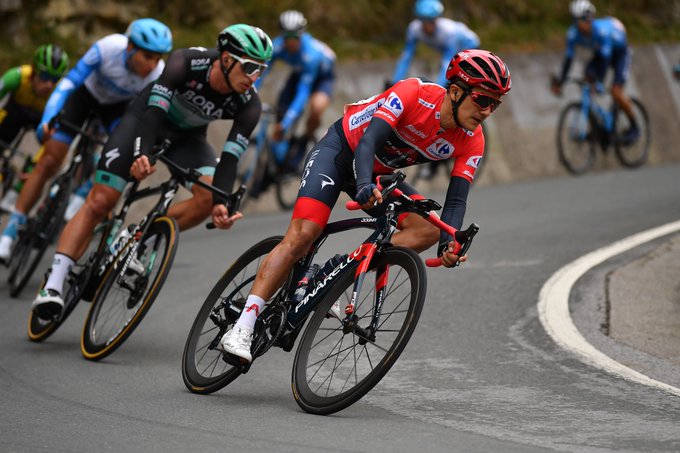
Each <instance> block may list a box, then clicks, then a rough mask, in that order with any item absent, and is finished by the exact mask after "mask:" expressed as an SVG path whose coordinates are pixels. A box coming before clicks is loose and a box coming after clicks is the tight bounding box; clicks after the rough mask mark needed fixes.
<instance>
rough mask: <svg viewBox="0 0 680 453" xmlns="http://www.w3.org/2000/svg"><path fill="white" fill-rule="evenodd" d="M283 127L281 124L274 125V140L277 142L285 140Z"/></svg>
mask: <svg viewBox="0 0 680 453" xmlns="http://www.w3.org/2000/svg"><path fill="white" fill-rule="evenodd" d="M283 132H284V131H283V126H281V123H276V124H275V125H274V132H273V133H272V140H274V141H275V142H280V141H281V140H283Z"/></svg>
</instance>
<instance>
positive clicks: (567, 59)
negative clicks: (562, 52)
mask: <svg viewBox="0 0 680 453" xmlns="http://www.w3.org/2000/svg"><path fill="white" fill-rule="evenodd" d="M572 60H573V58H571V57H565V58H564V63H562V74H560V78H559V82H560V85H562V84H563V83H564V81H565V80H567V75H568V74H569V68H571V62H572Z"/></svg>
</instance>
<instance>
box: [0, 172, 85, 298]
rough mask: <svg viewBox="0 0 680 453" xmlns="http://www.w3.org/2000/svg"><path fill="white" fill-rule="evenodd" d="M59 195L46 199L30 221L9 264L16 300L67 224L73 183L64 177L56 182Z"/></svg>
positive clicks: (21, 233) (9, 280)
mask: <svg viewBox="0 0 680 453" xmlns="http://www.w3.org/2000/svg"><path fill="white" fill-rule="evenodd" d="M57 187H58V188H59V189H58V190H57V193H55V194H54V195H52V196H50V195H47V198H46V199H45V202H44V204H43V206H41V207H40V208H39V209H38V212H37V213H36V215H35V217H34V218H33V219H29V220H28V226H27V228H26V229H25V230H24V231H21V232H20V233H19V235H18V237H17V242H16V245H15V246H14V250H13V251H12V256H11V258H10V262H9V268H10V271H9V278H8V282H9V294H10V296H11V297H17V296H19V294H20V293H21V291H23V289H24V288H25V287H26V284H27V283H28V281H29V280H30V279H31V277H32V276H33V273H34V272H35V269H36V268H37V267H38V264H40V261H41V260H42V258H43V256H44V255H45V251H46V250H47V247H48V246H49V245H50V244H51V243H52V242H53V241H54V239H55V238H56V237H57V236H58V235H59V232H60V230H61V227H62V225H63V224H64V213H65V212H66V207H67V206H68V200H69V194H70V193H71V188H72V180H71V179H70V178H67V177H65V176H62V177H60V179H59V181H58V182H57Z"/></svg>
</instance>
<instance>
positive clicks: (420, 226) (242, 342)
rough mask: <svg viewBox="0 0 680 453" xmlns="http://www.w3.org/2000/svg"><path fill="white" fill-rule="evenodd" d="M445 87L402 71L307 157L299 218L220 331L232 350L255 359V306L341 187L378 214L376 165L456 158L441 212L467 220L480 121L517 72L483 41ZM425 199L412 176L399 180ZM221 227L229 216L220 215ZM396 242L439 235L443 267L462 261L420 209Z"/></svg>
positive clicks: (403, 223)
mask: <svg viewBox="0 0 680 453" xmlns="http://www.w3.org/2000/svg"><path fill="white" fill-rule="evenodd" d="M446 78H447V80H448V84H447V88H443V87H441V86H440V85H437V84H434V83H426V82H423V81H421V80H420V79H416V78H411V79H406V80H402V81H401V82H399V83H397V84H396V85H394V86H393V87H392V88H390V89H389V90H387V91H385V92H384V93H382V94H379V95H377V96H374V97H373V98H370V99H367V100H364V101H360V102H358V103H355V104H350V105H348V106H346V108H345V114H344V115H343V117H342V118H341V119H340V120H338V121H337V122H336V123H335V124H334V125H333V126H331V127H330V128H329V129H328V131H327V132H326V135H325V136H324V137H323V138H322V139H321V141H320V142H319V143H318V144H317V145H316V146H315V147H314V149H313V151H312V152H311V153H310V154H309V156H308V157H307V161H306V163H305V169H304V172H303V175H302V181H301V183H300V191H299V193H298V199H297V201H296V203H295V208H294V211H293V218H292V220H291V222H290V225H289V227H288V231H287V232H286V235H285V237H284V238H283V240H282V241H281V243H280V244H279V245H278V246H276V248H274V250H272V252H271V253H269V255H268V256H267V257H266V259H265V260H264V262H263V263H262V266H261V267H260V269H259V271H258V273H257V277H256V279H255V282H254V284H253V288H252V290H251V293H250V295H249V296H248V300H247V301H246V304H245V309H244V310H243V312H242V313H241V316H240V317H239V320H238V321H237V323H236V324H235V326H234V328H233V329H232V330H230V331H229V332H227V333H226V334H225V335H224V337H223V338H222V347H223V349H224V351H225V352H226V353H228V354H232V355H235V356H237V357H239V358H240V359H241V360H242V361H245V362H250V361H251V360H252V356H251V353H250V346H251V343H252V332H253V327H254V325H255V320H256V317H257V314H258V313H259V311H260V310H261V308H262V307H263V305H264V304H265V302H266V301H267V300H268V299H269V298H271V297H272V296H273V295H274V293H275V292H276V290H277V289H278V288H279V287H280V286H281V285H282V284H283V282H284V281H285V279H286V277H287V276H288V274H289V272H290V269H291V268H292V267H293V265H294V264H295V262H296V261H298V260H299V259H300V258H302V256H303V255H304V254H305V253H306V252H307V251H308V250H309V247H310V246H311V244H312V243H313V242H314V240H316V239H317V238H318V237H319V235H320V234H321V232H322V230H323V228H324V226H325V225H326V223H327V221H328V218H329V216H330V212H331V208H332V207H333V205H334V204H335V202H336V201H337V199H338V196H339V195H340V192H341V191H345V192H347V193H348V194H349V195H350V196H352V197H353V198H354V199H355V200H356V201H357V202H359V204H360V205H361V207H362V208H363V209H364V210H366V212H368V213H369V214H371V215H379V214H380V213H381V212H382V211H384V209H385V208H386V205H382V206H380V204H381V203H382V201H383V200H382V196H381V194H380V191H379V190H378V189H377V188H376V185H375V184H374V181H375V179H374V176H375V175H376V174H388V173H391V172H392V171H393V170H394V169H397V168H403V167H408V166H411V165H415V164H422V163H426V162H429V161H433V160H442V159H451V158H453V159H454V160H455V163H454V166H453V170H452V172H451V182H450V183H449V188H448V191H447V194H446V201H445V204H444V210H443V212H442V220H443V221H444V222H446V223H448V224H449V225H451V226H453V227H454V228H456V229H459V228H460V227H461V226H462V224H463V217H464V215H465V208H466V203H467V195H468V191H469V189H470V183H471V182H472V179H473V178H474V173H475V169H476V168H477V165H478V164H479V161H480V159H481V158H482V157H483V152H484V135H483V133H482V128H481V126H480V125H481V123H482V122H483V121H484V120H485V119H486V118H488V117H489V116H490V115H491V114H492V113H493V112H494V110H495V109H496V108H497V107H498V106H499V105H500V103H501V97H502V96H503V95H505V94H507V92H508V91H509V90H510V86H511V82H510V71H509V69H508V67H507V66H506V65H505V63H504V62H503V61H502V60H501V59H500V58H499V57H497V56H496V55H494V54H493V53H491V52H489V51H486V50H466V51H462V52H459V53H458V54H456V55H455V56H454V57H453V58H452V59H451V62H450V63H449V66H448V70H447V72H446ZM399 188H400V189H401V190H402V191H403V192H404V193H406V194H407V195H410V196H412V197H413V198H423V197H422V196H421V195H419V194H418V193H417V192H416V191H415V189H414V188H413V187H411V186H410V185H409V184H408V183H406V182H402V183H401V185H400V187H399ZM213 221H214V222H215V224H216V225H217V226H222V222H223V219H221V218H218V217H216V216H213ZM399 229H400V231H398V232H397V233H396V234H395V235H394V236H393V240H392V242H393V243H394V245H400V246H405V247H410V248H412V249H414V250H416V251H418V252H421V251H423V250H427V249H428V248H430V247H431V246H432V245H434V244H435V243H436V242H437V239H439V248H438V254H439V256H441V257H442V262H443V264H444V266H446V267H451V266H453V265H454V264H455V263H456V262H457V261H459V260H460V261H461V262H462V261H465V257H460V258H459V256H458V255H457V253H458V252H459V250H460V244H458V243H457V242H456V240H455V238H453V237H451V236H449V235H448V234H446V233H444V232H442V233H441V234H440V233H439V230H438V229H437V228H435V227H434V226H432V225H430V224H429V223H428V222H427V221H426V220H425V219H423V218H421V217H419V216H417V215H408V214H407V215H405V216H403V217H402V218H400V222H399Z"/></svg>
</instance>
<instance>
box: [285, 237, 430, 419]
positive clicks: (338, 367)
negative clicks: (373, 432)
mask: <svg viewBox="0 0 680 453" xmlns="http://www.w3.org/2000/svg"><path fill="white" fill-rule="evenodd" d="M366 277H367V278H366V279H365V280H364V285H363V294H361V299H360V300H357V301H356V307H355V310H354V319H353V321H352V323H351V324H348V325H344V326H343V324H342V323H341V322H340V321H339V320H338V319H337V318H336V317H334V316H330V314H329V310H330V309H331V307H332V306H333V304H334V303H335V302H338V303H339V304H340V308H341V311H342V309H343V308H344V306H345V305H346V304H347V302H348V301H350V300H351V298H352V292H353V289H354V286H353V285H354V274H353V273H348V274H345V275H344V276H343V277H342V278H340V279H339V280H338V281H337V283H335V284H334V285H333V286H332V287H331V288H330V290H329V293H328V295H327V296H326V297H325V298H324V300H322V301H321V302H320V303H319V305H318V306H317V308H316V310H315V312H314V314H313V315H312V317H311V319H310V320H309V324H308V326H307V329H306V330H305V333H304V335H303V337H302V340H301V341H300V344H299V346H298V349H297V352H296V354H295V362H294V363H293V376H292V385H293V396H294V397H295V401H297V403H298V405H299V406H300V407H301V408H302V409H304V410H305V411H307V412H310V413H313V414H321V415H326V414H332V413H334V412H337V411H339V410H342V409H344V408H346V407H348V406H350V405H351V404H353V403H355V402H356V401H358V400H359V399H360V398H361V397H362V396H364V395H365V394H366V393H368V391H369V390H371V389H372V388H373V387H374V386H375V385H376V384H377V383H378V382H379V381H380V379H382V377H383V376H385V374H386V373H387V372H388V371H389V369H390V368H391V367H392V365H394V363H395V362H396V361H397V359H398V358H399V355H400V354H401V352H402V351H403V350H404V347H406V344H407V343H408V341H409V339H410V338H411V334H412V333H413V331H414V330H415V327H416V324H417V323H418V318H419V317H420V313H421V311H422V308H423V303H424V301H425V292H426V286H427V280H426V278H427V277H426V273H425V266H424V265H423V262H422V260H421V259H420V257H418V254H417V253H415V252H414V251H413V250H410V249H406V248H402V247H391V248H388V249H386V250H385V251H384V252H383V253H381V254H379V255H377V256H376V257H375V258H374V259H373V261H372V262H371V270H370V271H369V272H368V274H367V275H366ZM371 283H372V285H371ZM381 288H384V294H383V295H382V298H381V297H376V292H378V291H379V290H380V289H381ZM376 300H380V301H381V302H382V306H381V307H379V310H377V311H376V310H375V304H376ZM375 313H378V315H377V316H378V318H377V325H376V328H375V329H372V328H371V327H370V326H371V322H372V321H374V320H375V319H376V318H375V316H376V314H375Z"/></svg>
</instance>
